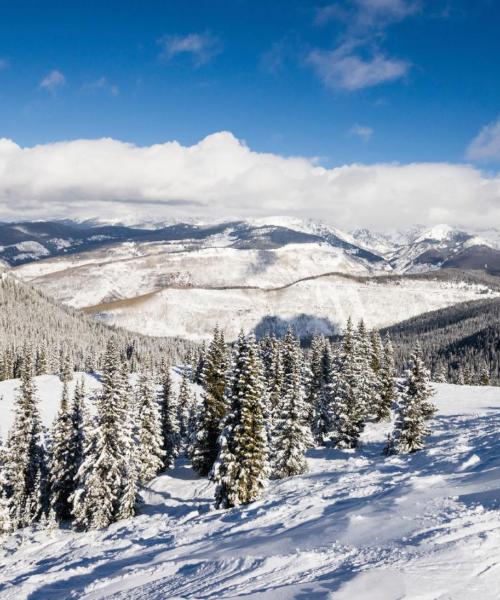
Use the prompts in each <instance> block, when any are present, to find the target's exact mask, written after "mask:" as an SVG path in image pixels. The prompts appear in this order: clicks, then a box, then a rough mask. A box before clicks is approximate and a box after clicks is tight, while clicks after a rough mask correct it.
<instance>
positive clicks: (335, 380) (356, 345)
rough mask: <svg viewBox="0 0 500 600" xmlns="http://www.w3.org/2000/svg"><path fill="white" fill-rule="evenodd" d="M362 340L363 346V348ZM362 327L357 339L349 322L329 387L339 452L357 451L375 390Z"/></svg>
mask: <svg viewBox="0 0 500 600" xmlns="http://www.w3.org/2000/svg"><path fill="white" fill-rule="evenodd" d="M360 339H361V340H362V342H363V343H361V344H360ZM368 361H369V353H368V350H367V345H366V338H365V332H364V328H363V326H362V327H360V328H359V329H358V332H357V333H356V335H354V333H353V330H352V323H351V320H350V319H349V320H348V322H347V326H346V330H345V335H344V339H343V345H342V351H341V355H340V357H339V362H340V364H339V366H338V368H337V369H336V370H335V372H334V373H333V374H332V378H331V382H330V384H329V386H328V394H329V398H330V400H329V411H330V421H331V423H332V427H331V434H330V435H331V439H332V442H333V443H334V445H335V446H337V447H338V448H356V447H357V445H358V442H359V437H360V435H361V433H362V431H363V429H364V423H365V418H366V413H367V404H368V403H369V401H370V395H371V392H372V390H373V380H372V377H373V371H372V370H371V367H370V365H369V362H368Z"/></svg>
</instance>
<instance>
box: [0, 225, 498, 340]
mask: <svg viewBox="0 0 500 600" xmlns="http://www.w3.org/2000/svg"><path fill="white" fill-rule="evenodd" d="M0 260H1V261H2V262H3V265H4V268H5V269H9V270H12V272H13V273H14V274H15V275H16V276H17V277H18V278H20V279H22V280H23V281H27V282H30V283H32V284H33V285H34V286H35V287H38V288H39V289H42V290H43V291H44V292H45V293H47V294H48V295H50V296H52V297H54V298H55V299H57V300H58V301H60V302H62V303H64V304H66V305H69V306H72V307H73V308H78V309H84V310H85V311H86V312H87V313H89V314H93V315H95V316H96V317H97V318H100V319H103V320H104V321H105V322H108V323H111V324H118V325H121V326H123V327H125V328H129V329H131V330H134V331H137V332H140V333H145V334H149V335H165V336H182V337H186V338H190V339H201V338H206V337H207V336H208V335H209V333H210V330H211V328H212V327H213V326H214V325H215V324H216V323H219V324H220V325H222V326H224V327H225V328H226V330H227V332H228V335H229V338H233V337H234V336H235V335H237V332H238V329H239V328H240V327H243V328H244V329H246V330H249V329H254V330H255V331H256V332H257V333H265V332H266V331H269V330H276V331H279V330H282V329H283V328H285V327H286V326H288V325H289V324H291V325H294V326H295V327H296V328H297V329H298V330H299V332H300V333H301V335H308V334H311V333H314V332H321V333H325V334H333V333H335V332H338V330H339V329H340V328H341V327H342V326H343V324H344V322H345V319H347V317H348V316H352V317H353V318H360V317H365V318H366V320H367V322H368V324H369V325H370V326H375V327H385V326H389V325H392V324H394V323H397V322H398V321H401V320H404V319H407V318H410V317H414V316H416V315H419V314H422V313H424V312H426V311H429V310H435V309H441V308H445V307H447V306H451V305H453V304H456V303H459V302H464V301H473V300H478V299H480V298H485V297H488V296H491V297H493V296H496V295H497V294H498V293H499V288H500V279H497V278H496V276H497V275H499V274H500V231H497V230H494V229H492V230H489V231H484V232H479V233H478V232H467V231H463V230H461V229H457V228H453V227H449V226H447V225H440V226H436V227H432V228H425V227H420V226H415V227H412V228H410V229H408V230H405V231H391V232H388V233H384V234H381V233H376V232H371V231H369V230H366V229H358V230H354V231H351V232H344V231H341V230H340V229H337V228H335V227H332V226H329V225H326V224H324V223H319V222H315V221H306V220H301V219H297V218H288V217H276V218H266V219H252V220H246V221H231V222H221V223H210V224H206V223H205V224H204V223H171V224H168V223H147V224H141V225H137V226H128V225H127V226H126V225H120V224H106V223H98V222H74V221H45V222H42V221H39V222H20V223H3V224H0ZM471 273H473V274H474V277H473V278H472V279H471V277H470V275H469V274H471ZM438 274H441V276H438Z"/></svg>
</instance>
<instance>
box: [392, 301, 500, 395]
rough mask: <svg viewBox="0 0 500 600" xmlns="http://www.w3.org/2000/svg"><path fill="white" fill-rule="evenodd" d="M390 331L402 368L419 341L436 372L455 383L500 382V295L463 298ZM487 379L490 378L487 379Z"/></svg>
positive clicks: (396, 326)
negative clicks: (487, 378)
mask: <svg viewBox="0 0 500 600" xmlns="http://www.w3.org/2000/svg"><path fill="white" fill-rule="evenodd" d="M382 333H389V335H390V336H391V339H392V341H393V343H394V347H395V355H396V363H397V365H398V368H401V367H402V366H403V363H404V358H405V357H406V356H408V351H409V350H410V349H411V348H413V347H414V346H415V343H416V342H417V341H418V342H420V345H421V346H422V351H423V355H424V358H425V360H426V362H427V364H428V365H430V366H431V367H432V369H433V372H434V374H435V376H437V377H438V378H439V377H443V376H444V377H446V379H447V380H449V381H452V382H455V383H464V382H465V383H480V379H481V378H484V379H486V376H487V375H488V376H489V378H490V380H491V383H495V384H498V383H500V299H499V298H490V299H488V300H478V301H474V302H462V303H460V304H457V305H455V306H451V307H448V308H444V309H441V310H435V311H432V312H429V313H426V314H424V315H420V316H417V317H414V318H412V319H408V320H407V321H403V322H402V323H398V324H397V325H394V326H392V327H389V328H387V329H385V330H384V331H383V332H382ZM485 382H486V381H485Z"/></svg>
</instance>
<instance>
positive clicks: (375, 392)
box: [350, 320, 380, 420]
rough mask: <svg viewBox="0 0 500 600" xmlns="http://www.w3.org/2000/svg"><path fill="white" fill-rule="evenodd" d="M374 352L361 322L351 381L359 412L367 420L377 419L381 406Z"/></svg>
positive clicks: (356, 338) (355, 344) (355, 343)
mask: <svg viewBox="0 0 500 600" xmlns="http://www.w3.org/2000/svg"><path fill="white" fill-rule="evenodd" d="M372 359H373V352H372V346H371V342H370V336H369V335H368V332H367V330H366V327H365V324H364V321H363V320H361V321H360V322H359V325H358V329H357V331H356V333H355V335H354V349H353V353H352V368H353V373H352V375H353V377H352V380H351V381H350V383H351V386H352V388H353V389H354V390H355V394H356V401H357V403H358V405H359V407H358V411H359V413H360V415H361V416H362V419H363V420H365V419H366V417H376V415H377V410H378V406H379V404H380V384H379V380H378V377H377V374H376V373H375V372H374V370H373V368H372Z"/></svg>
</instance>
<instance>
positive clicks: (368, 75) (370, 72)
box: [306, 46, 411, 92]
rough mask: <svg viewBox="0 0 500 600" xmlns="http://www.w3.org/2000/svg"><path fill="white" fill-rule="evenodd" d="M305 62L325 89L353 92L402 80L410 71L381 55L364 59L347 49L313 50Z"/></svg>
mask: <svg viewBox="0 0 500 600" xmlns="http://www.w3.org/2000/svg"><path fill="white" fill-rule="evenodd" d="M306 62H307V63H308V64H309V65H311V67H312V68H313V69H314V71H315V73H316V75H317V76H318V77H319V78H320V80H321V81H322V82H323V84H324V85H325V86H327V87H329V88H332V89H342V90H347V91H351V92H352V91H356V90H360V89H363V88H367V87H373V86H375V85H379V84H381V83H387V82H390V81H395V80H397V79H400V78H401V77H404V76H405V75H406V74H407V73H408V71H409V69H410V67H411V65H410V63H408V62H406V61H404V60H400V59H397V58H388V57H386V56H384V55H383V54H382V53H381V52H378V51H377V52H375V53H373V54H372V55H371V56H370V57H369V58H366V59H365V58H363V57H362V56H360V55H358V54H356V53H353V52H351V51H350V47H349V48H346V47H344V46H340V47H339V48H337V49H336V50H313V51H311V52H310V53H309V55H308V57H307V59H306Z"/></svg>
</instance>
